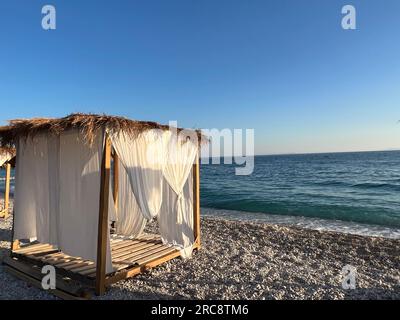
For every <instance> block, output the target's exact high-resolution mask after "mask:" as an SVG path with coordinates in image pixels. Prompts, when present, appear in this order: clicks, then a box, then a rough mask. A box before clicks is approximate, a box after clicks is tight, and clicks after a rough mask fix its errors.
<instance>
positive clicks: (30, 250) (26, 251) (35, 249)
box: [14, 243, 54, 254]
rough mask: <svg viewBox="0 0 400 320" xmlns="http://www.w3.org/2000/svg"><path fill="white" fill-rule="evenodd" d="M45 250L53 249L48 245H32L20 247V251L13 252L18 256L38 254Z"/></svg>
mask: <svg viewBox="0 0 400 320" xmlns="http://www.w3.org/2000/svg"><path fill="white" fill-rule="evenodd" d="M46 249H54V247H53V246H52V245H50V244H46V243H45V244H38V245H32V246H28V247H22V248H21V249H18V250H15V251H14V252H15V253H18V254H32V253H33V252H40V251H44V250H46Z"/></svg>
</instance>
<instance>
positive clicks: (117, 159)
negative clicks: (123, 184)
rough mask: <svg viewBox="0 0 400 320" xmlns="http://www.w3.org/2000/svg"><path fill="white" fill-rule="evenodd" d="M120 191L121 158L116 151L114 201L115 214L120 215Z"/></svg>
mask: <svg viewBox="0 0 400 320" xmlns="http://www.w3.org/2000/svg"><path fill="white" fill-rule="evenodd" d="M118 193H119V158H118V155H117V153H116V152H115V151H114V190H113V196H114V203H115V214H116V215H118V200H119V199H118Z"/></svg>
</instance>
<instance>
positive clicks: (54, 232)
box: [14, 130, 113, 272]
mask: <svg viewBox="0 0 400 320" xmlns="http://www.w3.org/2000/svg"><path fill="white" fill-rule="evenodd" d="M103 144H104V138H103V133H101V132H99V134H98V135H97V137H96V139H95V141H94V142H93V146H92V147H90V146H89V145H87V144H86V143H85V142H84V139H83V137H82V135H81V134H80V133H79V131H77V130H70V131H67V132H65V133H62V134H61V136H60V137H55V136H50V135H38V136H36V137H34V138H28V139H27V140H24V139H20V141H19V142H18V145H17V154H18V156H17V167H16V176H15V208H14V213H15V226H14V235H15V236H14V237H15V239H30V238H37V240H38V241H40V242H43V243H51V244H54V245H57V246H58V247H59V249H60V250H62V251H63V252H64V253H66V254H69V255H73V256H79V257H82V258H83V259H88V260H92V261H94V262H96V260H97V234H98V218H99V197H100V174H101V173H100V168H101V160H102V159H101V156H102V150H103ZM107 234H108V235H109V232H108V233H107ZM107 247H108V248H107V267H106V270H107V272H112V271H113V270H112V263H111V253H110V248H109V240H108V242H107Z"/></svg>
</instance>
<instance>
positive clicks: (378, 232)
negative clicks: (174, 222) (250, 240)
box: [201, 207, 400, 240]
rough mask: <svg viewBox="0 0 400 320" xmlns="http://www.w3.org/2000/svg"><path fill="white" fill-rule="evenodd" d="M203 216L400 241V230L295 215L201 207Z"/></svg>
mask: <svg viewBox="0 0 400 320" xmlns="http://www.w3.org/2000/svg"><path fill="white" fill-rule="evenodd" d="M201 213H202V216H205V217H211V218H217V219H218V218H222V219H227V220H231V221H244V222H255V223H267V224H276V225H282V226H288V227H291V226H293V227H299V228H303V229H308V230H317V231H329V232H338V233H344V234H352V235H361V236H366V237H382V238H387V239H398V240H400V228H396V227H388V226H382V225H374V224H367V223H359V222H353V221H343V220H335V219H332V220H331V219H322V218H315V217H306V216H295V215H278V214H269V213H264V212H248V211H238V210H227V209H216V208H209V207H201Z"/></svg>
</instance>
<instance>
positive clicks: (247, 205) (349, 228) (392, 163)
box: [201, 151, 400, 239]
mask: <svg viewBox="0 0 400 320" xmlns="http://www.w3.org/2000/svg"><path fill="white" fill-rule="evenodd" d="M236 167H237V166H236V165H235V164H231V165H230V164H225V165H224V164H214V165H213V164H202V165H201V206H202V207H203V210H202V213H203V215H209V216H214V217H223V218H229V219H238V220H253V221H260V222H268V223H277V224H284V225H296V226H299V227H304V228H311V229H317V230H328V231H339V232H347V233H354V234H361V235H371V236H383V237H388V238H399V239H400V151H382V152H347V153H319V154H293V155H267V156H256V157H255V159H254V172H253V174H251V175H248V176H237V175H235V168H236Z"/></svg>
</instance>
